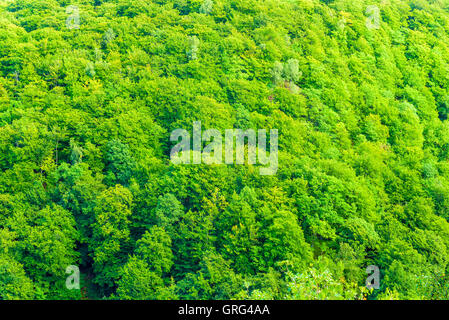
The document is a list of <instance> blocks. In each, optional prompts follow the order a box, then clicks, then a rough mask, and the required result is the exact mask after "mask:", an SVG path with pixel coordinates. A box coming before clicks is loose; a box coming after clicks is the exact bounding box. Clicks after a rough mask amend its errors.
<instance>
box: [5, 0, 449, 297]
mask: <svg viewBox="0 0 449 320" xmlns="http://www.w3.org/2000/svg"><path fill="white" fill-rule="evenodd" d="M69 5H70V7H69ZM74 6H76V7H74ZM376 6H377V8H376V7H373V2H372V1H365V0H363V1H349V0H335V1H319V0H307V1H289V0H240V1H234V0H214V1H211V0H189V1H187V0H168V1H156V0H150V1H140V0H139V1H136V0H104V1H85V0H81V1H78V2H77V3H74V4H69V3H68V2H67V1H60V0H34V1H26V0H10V1H3V2H2V3H0V43H1V45H0V169H1V170H0V298H1V299H79V298H80V296H81V294H80V292H79V291H76V290H69V289H68V288H66V285H65V284H66V282H65V280H66V277H67V276H68V275H67V274H66V273H65V270H66V268H67V267H68V266H72V265H75V266H79V267H80V270H81V273H82V277H81V278H82V281H83V284H85V285H86V286H87V287H89V290H88V291H89V292H88V296H89V297H93V298H101V297H105V298H106V299H108V298H111V299H175V298H181V299H447V298H448V291H447V289H448V284H449V281H448V274H449V259H448V258H447V257H448V256H449V222H448V221H449V187H448V186H449V120H448V106H449V81H448V73H449V62H448V61H449V36H448V35H449V14H448V11H447V6H446V5H445V3H444V1H416V0H408V1H399V0H391V1H382V2H379V3H378V4H376ZM377 13H378V14H379V15H378V16H377ZM76 14H79V17H77V16H74V15H76ZM78 24H79V25H78ZM194 121H201V124H202V128H203V132H204V130H206V129H212V128H215V129H217V130H219V131H220V132H221V133H224V130H226V129H232V128H241V129H245V130H247V129H254V130H257V129H266V130H269V129H278V132H279V157H278V158H279V168H278V171H277V174H276V175H274V176H261V175H259V170H258V169H259V168H258V166H257V165H205V164H198V165H175V164H173V163H170V150H171V148H172V147H173V145H172V143H171V142H170V133H171V132H172V131H173V130H175V129H178V128H182V129H186V130H188V131H189V132H190V133H191V128H192V123H193V122H194ZM370 265H376V266H378V267H379V269H380V276H381V279H380V280H381V281H380V288H379V289H378V290H366V289H363V288H364V287H365V285H366V283H365V281H366V278H367V274H366V272H365V270H366V267H367V266H370Z"/></svg>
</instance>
